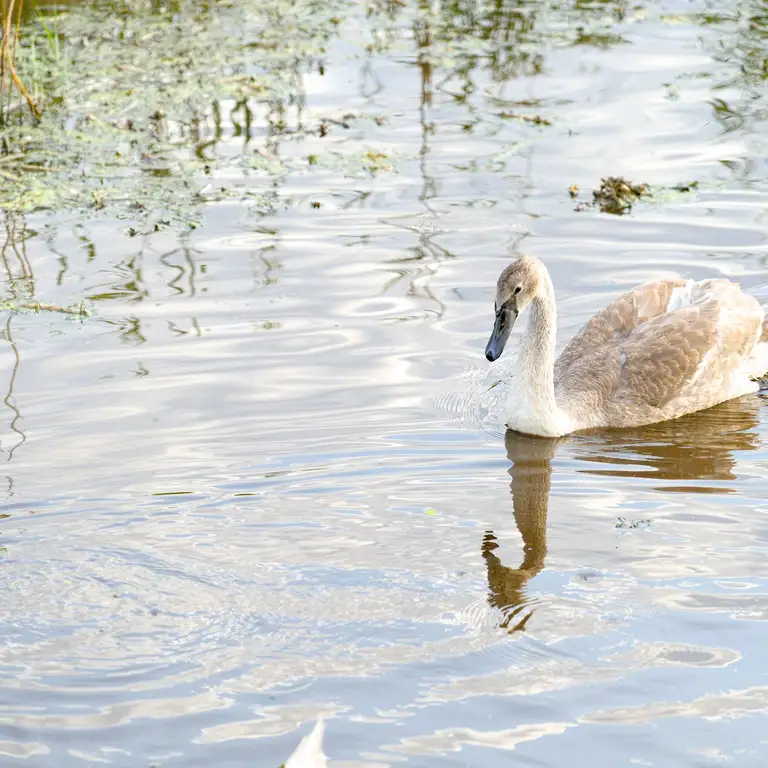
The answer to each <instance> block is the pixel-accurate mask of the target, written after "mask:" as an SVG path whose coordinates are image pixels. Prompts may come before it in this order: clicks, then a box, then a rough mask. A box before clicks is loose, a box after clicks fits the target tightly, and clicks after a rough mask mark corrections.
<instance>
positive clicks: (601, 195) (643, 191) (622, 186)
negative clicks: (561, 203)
mask: <svg viewBox="0 0 768 768" xmlns="http://www.w3.org/2000/svg"><path fill="white" fill-rule="evenodd" d="M579 192H580V190H579V187H578V185H576V184H572V185H571V186H570V187H568V195H569V196H570V198H571V200H575V199H576V198H577V197H578V196H579ZM651 195H652V190H651V187H650V186H649V185H648V184H636V183H635V182H633V181H629V179H625V178H624V177H623V176H606V177H605V178H602V179H600V186H599V187H598V188H597V189H593V190H592V200H591V201H590V202H587V201H586V200H581V201H579V202H578V203H577V204H576V207H575V208H574V210H575V211H586V210H589V209H590V208H599V209H600V210H601V211H602V212H603V213H612V214H615V215H616V216H621V215H622V214H625V213H629V211H631V210H632V206H633V205H634V204H635V203H636V202H637V201H638V200H639V199H640V198H641V197H650V196H651Z"/></svg>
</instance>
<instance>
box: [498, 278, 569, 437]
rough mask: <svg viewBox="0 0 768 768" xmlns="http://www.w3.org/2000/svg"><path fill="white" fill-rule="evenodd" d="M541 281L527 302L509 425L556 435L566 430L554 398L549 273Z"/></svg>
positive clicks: (554, 325)
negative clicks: (525, 326) (539, 287)
mask: <svg viewBox="0 0 768 768" xmlns="http://www.w3.org/2000/svg"><path fill="white" fill-rule="evenodd" d="M542 282H543V286H542V289H541V291H540V293H539V295H538V296H537V297H536V298H535V299H533V301H532V302H531V303H530V317H529V320H528V327H527V328H526V329H525V332H524V333H523V339H522V344H521V346H520V356H519V359H518V367H519V378H518V387H517V392H516V396H515V401H516V402H515V413H513V414H512V415H511V417H510V421H509V426H510V427H511V428H512V429H516V430H518V431H520V432H528V433H531V434H538V435H549V436H557V435H561V434H564V431H567V430H566V429H565V428H564V427H563V424H562V420H563V414H562V413H561V412H560V409H559V408H558V407H557V403H556V401H555V345H556V338H557V310H556V309H555V291H554V288H553V287H552V282H551V281H550V279H549V276H546V277H545V279H544V280H543V281H542Z"/></svg>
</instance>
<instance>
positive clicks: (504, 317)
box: [485, 305, 518, 362]
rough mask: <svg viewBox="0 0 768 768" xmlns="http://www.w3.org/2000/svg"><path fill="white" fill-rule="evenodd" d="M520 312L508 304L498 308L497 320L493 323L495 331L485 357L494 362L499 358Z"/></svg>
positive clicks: (492, 333)
mask: <svg viewBox="0 0 768 768" xmlns="http://www.w3.org/2000/svg"><path fill="white" fill-rule="evenodd" d="M517 315H518V312H517V310H515V309H512V308H510V307H508V306H506V305H504V306H502V307H501V309H497V310H496V320H495V321H494V323H493V331H492V332H491V338H490V339H488V344H487V345H486V347H485V357H486V358H487V359H488V360H490V361H491V362H493V361H494V360H498V359H499V356H500V355H501V353H502V352H503V351H504V345H505V344H506V343H507V339H508V338H509V332H510V331H511V330H512V326H513V325H514V324H515V320H517Z"/></svg>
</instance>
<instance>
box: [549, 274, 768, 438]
mask: <svg viewBox="0 0 768 768" xmlns="http://www.w3.org/2000/svg"><path fill="white" fill-rule="evenodd" d="M763 323H764V315H763V310H762V308H761V307H760V305H759V304H758V302H757V300H756V299H754V298H753V297H751V296H748V295H747V294H745V293H743V292H742V291H741V288H740V287H739V286H738V285H737V284H736V283H732V282H731V281H730V280H723V279H717V280H702V281H701V282H698V283H697V282H694V281H692V280H689V281H687V282H686V281H684V280H657V281H654V282H650V283H645V284H643V285H640V286H638V287H637V288H635V289H633V290H631V291H629V292H628V293H625V294H624V295H623V296H621V297H620V298H619V299H617V300H616V301H615V302H613V303H612V304H609V305H608V306H607V307H605V308H604V309H603V310H601V311H600V312H598V313H597V314H596V315H595V316H594V317H593V318H592V319H591V320H590V321H589V322H588V323H587V324H586V325H585V326H584V327H583V328H582V329H581V330H580V331H579V332H578V333H577V334H576V336H575V337H574V338H573V339H572V340H571V342H570V343H569V344H568V346H567V347H566V348H565V349H564V350H563V352H562V354H561V355H560V357H559V358H558V360H557V363H556V364H555V392H556V397H557V401H558V405H559V406H560V408H562V409H563V410H564V411H565V412H566V413H567V414H568V415H569V416H570V418H571V419H572V420H573V422H574V429H584V428H587V427H590V426H598V425H600V426H615V427H628V426H638V425H641V424H648V423H650V422H654V421H663V420H666V419H671V418H676V417H678V416H682V415H683V414H685V413H690V412H692V411H697V410H700V409H702V408H709V407H710V406H712V405H716V404H717V403H720V402H723V401H725V400H729V399H731V398H733V397H739V396H741V395H744V394H747V393H748V392H752V391H755V390H756V389H757V385H756V384H754V382H752V381H751V379H752V378H755V377H757V376H759V375H762V374H763V373H765V371H766V369H768V344H766V343H765V342H766V341H768V334H767V335H766V338H763Z"/></svg>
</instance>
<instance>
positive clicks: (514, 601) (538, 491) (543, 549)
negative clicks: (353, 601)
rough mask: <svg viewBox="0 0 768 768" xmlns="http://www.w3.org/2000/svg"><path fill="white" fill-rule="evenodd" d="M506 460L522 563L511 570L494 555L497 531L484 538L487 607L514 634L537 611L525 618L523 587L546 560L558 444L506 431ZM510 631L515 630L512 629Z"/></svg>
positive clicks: (542, 438) (490, 532) (488, 533)
mask: <svg viewBox="0 0 768 768" xmlns="http://www.w3.org/2000/svg"><path fill="white" fill-rule="evenodd" d="M505 443H506V447H507V458H508V459H509V460H510V461H511V462H512V467H511V468H510V469H509V474H510V475H511V476H512V483H511V484H510V489H511V491H512V507H513V510H514V514H515V524H516V525H517V527H518V529H519V531H520V534H521V535H522V537H523V562H522V563H521V564H520V567H519V568H508V567H507V566H506V565H502V564H501V561H500V560H499V558H498V557H496V555H495V554H494V550H495V549H497V548H498V546H499V545H498V544H497V543H496V536H495V535H494V533H493V531H486V532H485V536H484V537H483V548H482V551H483V557H484V558H485V564H486V567H487V569H488V587H489V589H490V594H489V596H488V602H489V603H490V604H491V605H493V606H494V607H496V608H498V609H499V610H501V611H502V613H504V614H505V617H504V620H503V621H502V622H501V623H500V625H499V626H500V627H503V628H504V629H508V630H509V631H510V632H515V631H517V630H519V629H523V628H524V627H525V624H526V622H527V621H528V619H530V617H531V615H532V614H533V611H529V612H527V613H526V612H525V602H526V598H525V592H524V590H525V585H526V584H527V583H528V582H529V581H530V579H532V578H533V577H534V576H535V575H536V574H537V573H539V571H541V569H542V568H543V567H544V559H545V557H546V555H547V505H548V504H549V485H550V480H551V477H552V462H551V459H552V456H553V455H554V452H555V446H556V445H557V441H556V440H551V439H549V438H545V437H530V436H528V435H521V434H519V433H517V432H511V431H507V434H506V437H505ZM510 625H512V626H510Z"/></svg>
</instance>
